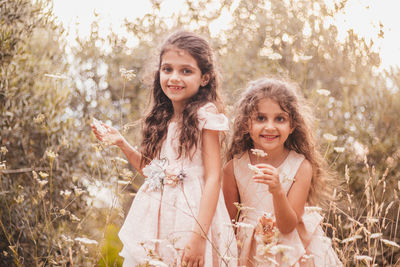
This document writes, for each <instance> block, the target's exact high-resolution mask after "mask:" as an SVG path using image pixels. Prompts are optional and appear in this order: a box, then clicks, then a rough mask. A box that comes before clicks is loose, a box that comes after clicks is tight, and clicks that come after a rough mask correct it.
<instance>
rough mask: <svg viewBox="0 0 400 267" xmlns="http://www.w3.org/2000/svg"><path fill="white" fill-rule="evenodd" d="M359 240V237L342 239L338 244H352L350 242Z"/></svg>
mask: <svg viewBox="0 0 400 267" xmlns="http://www.w3.org/2000/svg"><path fill="white" fill-rule="evenodd" d="M361 238H362V236H361V235H353V236H350V237H348V238H345V239H343V240H342V241H341V242H340V243H342V244H344V243H348V242H352V241H355V240H357V239H361Z"/></svg>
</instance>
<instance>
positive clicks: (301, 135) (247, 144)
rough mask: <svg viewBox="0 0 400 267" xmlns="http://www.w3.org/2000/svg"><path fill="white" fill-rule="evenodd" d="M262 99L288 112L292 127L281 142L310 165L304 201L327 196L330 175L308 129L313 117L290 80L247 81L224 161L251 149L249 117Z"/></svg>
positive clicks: (331, 179) (327, 197) (313, 119)
mask: <svg viewBox="0 0 400 267" xmlns="http://www.w3.org/2000/svg"><path fill="white" fill-rule="evenodd" d="M263 98H269V99H272V100H274V101H276V102H277V103H278V104H279V105H280V107H281V108H282V110H284V111H285V112H287V113H288V114H289V117H290V124H291V127H293V128H294V130H293V132H292V133H291V134H290V135H289V137H288V138H287V140H286V141H285V144H284V145H285V147H286V148H287V149H289V150H294V151H296V152H297V153H299V154H303V155H304V156H305V158H306V159H307V160H308V161H310V163H311V165H312V168H313V177H312V181H311V187H310V192H309V195H308V202H309V203H310V204H317V203H318V202H323V200H326V199H329V198H330V192H329V190H327V189H328V188H327V185H331V184H332V181H333V175H332V173H331V172H330V171H329V170H328V166H327V163H326V162H325V160H324V158H323V157H322V156H321V154H320V152H319V150H318V148H317V144H316V141H315V138H314V135H313V132H314V130H313V128H312V125H313V123H314V122H315V118H314V116H313V113H312V111H311V108H310V105H309V104H308V103H307V101H306V99H305V98H304V97H303V95H302V94H301V92H300V89H299V88H298V86H297V85H296V84H294V83H291V82H288V81H284V80H280V79H275V78H274V79H270V78H263V79H259V80H256V81H253V82H251V83H250V85H249V86H248V88H247V89H246V90H245V92H244V93H243V94H242V97H241V99H240V100H239V102H238V105H237V107H236V109H235V110H236V114H235V115H236V116H235V120H234V123H233V135H232V138H231V142H230V144H229V146H228V153H227V160H231V159H233V157H235V156H240V155H242V154H243V153H244V152H246V151H248V150H249V149H251V148H254V144H253V140H252V139H251V137H250V133H249V129H250V123H251V118H252V116H253V115H254V113H255V112H257V105H258V102H259V101H260V100H261V99H263Z"/></svg>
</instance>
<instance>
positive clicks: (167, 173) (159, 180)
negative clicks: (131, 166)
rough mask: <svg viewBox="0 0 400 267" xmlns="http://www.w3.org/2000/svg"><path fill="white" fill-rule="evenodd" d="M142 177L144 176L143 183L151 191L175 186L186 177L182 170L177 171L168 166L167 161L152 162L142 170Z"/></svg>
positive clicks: (157, 160) (155, 160)
mask: <svg viewBox="0 0 400 267" xmlns="http://www.w3.org/2000/svg"><path fill="white" fill-rule="evenodd" d="M143 175H144V176H146V180H145V183H147V184H148V186H149V190H151V191H158V190H161V189H162V187H163V185H169V186H176V185H178V184H179V183H180V182H182V181H183V179H184V178H185V176H186V174H185V172H184V170H183V168H182V169H181V170H179V171H177V169H176V168H174V167H172V166H170V165H169V163H168V160H167V159H154V160H152V161H151V162H150V163H149V164H147V165H146V166H145V167H144V168H143Z"/></svg>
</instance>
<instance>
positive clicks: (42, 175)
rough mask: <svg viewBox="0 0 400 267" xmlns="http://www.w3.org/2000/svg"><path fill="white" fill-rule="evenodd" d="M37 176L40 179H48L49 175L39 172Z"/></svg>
mask: <svg viewBox="0 0 400 267" xmlns="http://www.w3.org/2000/svg"><path fill="white" fill-rule="evenodd" d="M39 175H40V177H42V178H43V179H44V178H46V177H49V174H48V173H45V172H39Z"/></svg>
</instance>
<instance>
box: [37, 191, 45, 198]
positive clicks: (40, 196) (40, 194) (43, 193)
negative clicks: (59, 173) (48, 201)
mask: <svg viewBox="0 0 400 267" xmlns="http://www.w3.org/2000/svg"><path fill="white" fill-rule="evenodd" d="M46 193H47V191H46V190H40V191H38V196H39V198H44V196H45V195H46Z"/></svg>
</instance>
